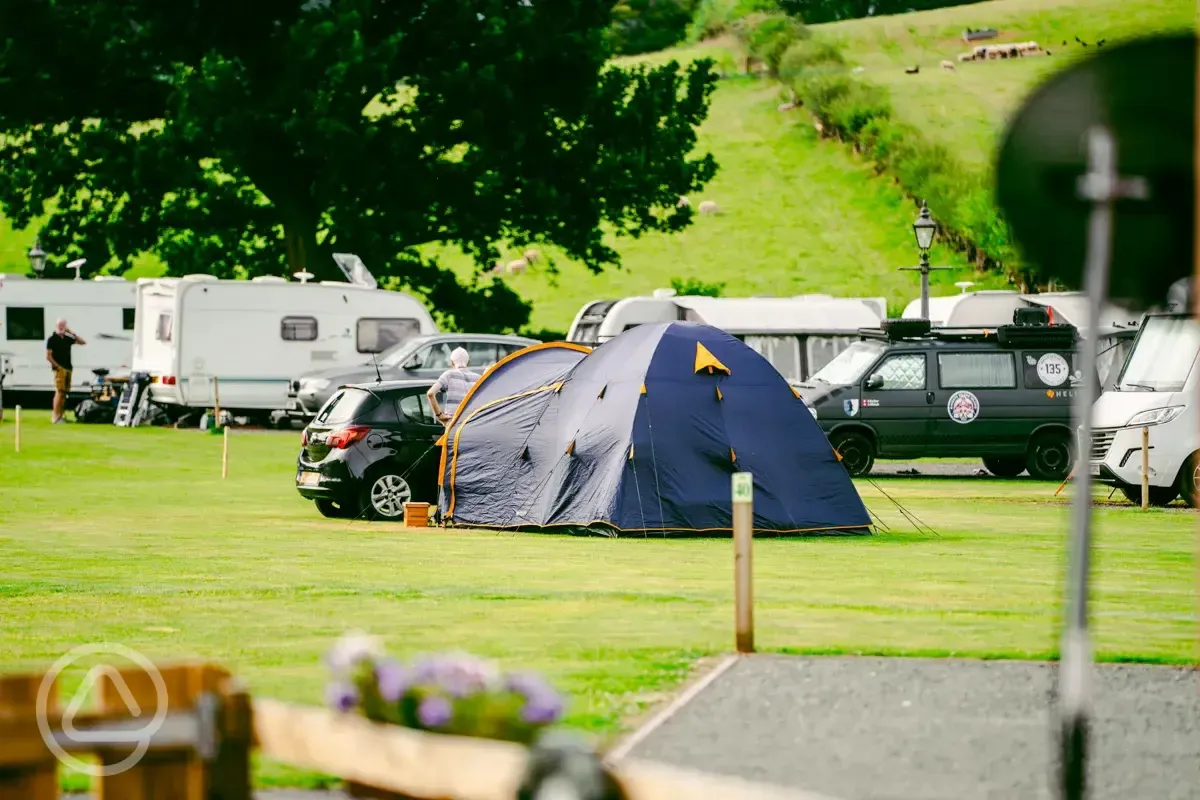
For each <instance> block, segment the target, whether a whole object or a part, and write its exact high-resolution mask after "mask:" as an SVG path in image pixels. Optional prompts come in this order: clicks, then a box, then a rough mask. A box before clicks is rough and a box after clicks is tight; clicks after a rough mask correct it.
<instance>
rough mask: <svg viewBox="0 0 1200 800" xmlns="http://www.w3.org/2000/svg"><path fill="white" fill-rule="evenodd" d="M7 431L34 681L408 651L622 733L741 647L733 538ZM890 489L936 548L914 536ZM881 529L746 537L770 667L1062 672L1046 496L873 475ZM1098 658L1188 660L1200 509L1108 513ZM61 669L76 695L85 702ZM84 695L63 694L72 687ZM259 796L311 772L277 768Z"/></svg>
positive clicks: (1053, 521) (20, 625) (282, 670)
mask: <svg viewBox="0 0 1200 800" xmlns="http://www.w3.org/2000/svg"><path fill="white" fill-rule="evenodd" d="M47 418H48V413H46V412H41V413H38V412H26V419H25V425H24V430H23V433H24V435H23V439H22V452H21V453H20V454H15V453H14V452H13V451H12V445H11V442H12V435H13V427H12V415H11V413H10V414H8V415H6V420H5V421H4V422H3V423H0V477H2V480H3V485H4V498H5V501H4V502H0V552H3V554H4V556H3V565H4V568H3V570H0V669H2V670H14V669H45V668H47V667H48V666H49V665H50V664H51V663H52V662H53V661H54V660H55V659H56V658H58V657H59V656H60V655H62V654H63V653H64V652H66V650H67V649H69V648H71V647H73V646H76V645H79V644H82V643H85V642H98V641H100V642H119V643H122V644H124V645H127V646H130V647H133V648H136V649H137V650H139V651H141V652H143V653H145V654H147V655H148V656H150V657H153V658H157V659H175V658H184V657H196V658H205V659H212V660H214V661H216V662H219V663H222V664H224V665H227V666H228V667H230V668H231V669H233V670H234V671H235V672H236V673H238V674H239V675H240V676H242V677H244V678H245V679H247V681H248V682H249V685H250V687H251V690H252V691H253V692H254V693H256V694H258V695H261V696H267V697H278V698H281V699H286V700H292V701H297V702H304V703H311V704H318V703H320V702H321V698H322V690H323V681H324V679H325V674H324V671H323V667H322V665H321V663H320V660H319V659H320V657H321V655H322V653H323V652H324V651H325V650H326V648H327V647H328V646H329V645H330V644H331V642H332V641H333V640H334V639H335V638H336V637H337V636H338V635H340V634H341V633H343V632H344V631H345V630H347V629H350V628H362V629H365V630H368V631H370V632H373V633H376V634H380V635H382V636H383V637H385V639H386V642H387V645H388V648H389V650H390V651H391V652H393V653H394V654H396V655H399V656H401V657H406V656H410V655H415V654H417V653H421V652H428V651H435V650H449V649H465V650H468V651H471V652H475V653H478V654H481V655H485V656H489V657H494V658H497V659H500V660H501V661H502V662H503V663H504V664H506V665H508V666H513V667H529V668H533V669H539V670H543V671H544V672H546V673H547V674H548V675H549V676H550V677H551V678H552V679H553V681H554V682H555V683H556V684H557V685H559V686H560V687H561V688H563V689H564V690H566V691H567V693H568V694H569V696H570V698H571V703H570V707H569V709H568V712H569V716H568V723H569V724H571V725H573V726H577V727H579V728H582V729H585V730H588V731H591V732H593V733H597V734H612V733H614V732H616V731H618V730H619V729H620V728H621V727H622V724H623V722H624V721H626V720H628V719H629V718H630V715H631V714H634V713H637V712H638V711H639V710H640V709H642V708H643V707H644V706H646V705H647V704H649V703H653V702H657V701H659V700H660V699H661V698H662V697H663V693H664V692H666V691H669V690H670V689H672V688H673V687H675V686H677V685H678V684H679V683H680V682H681V681H682V680H683V678H684V677H685V675H686V673H687V671H688V670H689V668H690V666H691V665H692V664H693V663H694V660H695V659H697V658H699V657H702V656H705V655H710V654H716V653H720V652H727V651H728V650H729V649H730V648H731V647H732V644H733V642H732V630H731V626H732V617H731V614H732V611H731V609H732V602H733V601H732V583H731V581H730V574H731V572H730V558H731V555H730V550H729V541H728V539H712V540H682V541H663V540H653V539H651V540H645V539H639V538H621V539H599V538H571V537H568V536H557V535H554V536H552V535H536V534H523V535H521V534H518V535H514V534H496V533H490V532H469V531H456V532H453V533H446V532H439V531H436V530H430V531H428V532H420V533H418V532H413V531H408V530H405V529H404V528H402V527H398V526H394V525H386V524H368V523H350V522H345V521H342V522H337V521H330V520H325V519H323V518H321V517H319V516H318V515H317V514H316V512H315V510H314V509H313V508H312V506H311V504H309V503H306V502H304V501H302V500H301V499H300V498H299V497H298V496H297V495H296V493H295V490H294V488H293V483H292V481H293V464H294V460H293V459H294V457H295V453H296V448H297V446H298V444H299V442H298V439H299V437H298V436H295V435H294V434H280V433H255V432H235V433H234V435H233V436H232V439H231V457H230V477H229V479H228V480H227V481H222V480H221V479H220V453H221V441H220V437H217V436H210V435H206V434H203V433H199V432H197V431H173V430H160V429H138V430H125V429H114V428H112V427H111V426H82V425H62V426H53V427H52V426H50V425H49V424H48V422H47ZM877 486H879V487H884V488H885V490H886V491H887V493H888V494H889V495H891V496H892V497H895V498H897V499H898V500H899V501H900V502H902V503H903V504H904V505H905V506H906V507H907V508H908V509H909V510H910V511H912V512H913V513H915V514H916V515H918V516H919V517H920V518H922V519H923V520H924V521H925V522H926V523H927V524H928V525H930V526H932V527H933V528H934V529H935V530H936V531H937V533H936V534H920V533H917V532H915V531H914V530H913V529H912V527H911V526H909V525H908V524H907V523H905V522H904V521H903V520H902V519H901V517H900V515H899V514H898V513H897V512H896V510H895V507H894V506H892V505H891V503H890V502H889V501H888V500H886V499H885V498H884V497H883V496H882V495H881V494H880V491H879V489H878V488H877ZM859 490H860V492H861V493H862V495H863V498H864V500H865V501H866V503H867V504H868V506H869V507H870V508H871V509H872V510H873V511H874V512H875V513H876V514H878V515H879V516H880V518H881V519H882V520H883V521H884V522H886V523H887V525H889V526H890V531H887V532H883V533H880V534H879V535H876V536H872V537H869V538H864V537H853V538H812V539H781V540H760V541H758V542H756V544H755V549H756V552H755V601H756V611H755V618H756V624H757V636H756V641H757V643H758V645H759V647H760V649H763V650H766V651H777V652H778V651H783V652H804V653H876V654H908V655H918V654H924V655H954V656H980V657H1017V658H1048V657H1053V655H1054V653H1055V651H1056V649H1057V639H1056V635H1057V634H1056V627H1057V624H1058V607H1059V601H1060V585H1061V579H1062V572H1063V569H1062V556H1063V544H1064V542H1065V536H1064V533H1065V531H1066V528H1067V517H1068V514H1067V506H1066V500H1065V498H1064V497H1058V498H1055V497H1054V496H1053V492H1054V486H1053V485H1051V484H1041V483H1033V482H1028V481H1000V480H989V479H970V480H934V479H929V480H913V479H876V481H875V482H874V483H869V482H862V483H860V484H859ZM1096 516H1097V520H1096V521H1097V526H1098V532H1097V537H1096V553H1095V562H1094V564H1095V570H1096V577H1097V584H1096V587H1095V589H1094V591H1093V598H1094V608H1093V619H1094V621H1095V631H1094V633H1095V636H1096V637H1097V638H1096V648H1097V652H1098V655H1099V656H1100V657H1101V658H1104V659H1109V660H1148V661H1163V662H1187V661H1190V660H1192V659H1193V657H1194V648H1195V617H1194V610H1195V609H1194V544H1195V533H1194V528H1195V516H1194V515H1193V514H1191V513H1189V512H1187V511H1186V510H1184V509H1180V508H1171V509H1166V510H1163V509H1155V510H1151V511H1148V512H1145V513H1143V512H1141V511H1139V510H1137V509H1134V508H1133V507H1131V506H1128V505H1113V506H1108V507H1104V508H1101V509H1099V510H1098V511H1097V515H1096ZM65 677H66V679H67V680H66V686H65V687H64V692H70V691H73V690H74V685H72V683H71V682H72V681H78V680H79V679H80V678H81V674H80V673H78V672H71V673H69V674H68V675H67V676H65ZM65 696H68V697H69V696H70V694H65ZM258 780H259V782H260V783H265V784H271V783H274V784H279V783H284V784H310V785H311V784H313V783H315V782H317V780H318V779H317V778H315V777H314V776H309V775H301V774H297V773H294V772H291V771H289V770H286V769H283V768H282V767H280V766H278V765H270V764H268V765H265V766H263V767H262V769H261V770H260V771H259V775H258Z"/></svg>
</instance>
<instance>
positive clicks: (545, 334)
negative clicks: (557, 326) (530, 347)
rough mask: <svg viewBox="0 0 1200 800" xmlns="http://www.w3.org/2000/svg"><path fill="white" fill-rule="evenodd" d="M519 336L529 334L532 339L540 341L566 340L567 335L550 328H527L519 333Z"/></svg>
mask: <svg viewBox="0 0 1200 800" xmlns="http://www.w3.org/2000/svg"><path fill="white" fill-rule="evenodd" d="M517 335H518V336H527V337H529V338H530V339H537V340H538V341H539V342H565V341H566V340H567V335H566V334H565V333H563V332H562V331H554V330H550V329H549V328H542V329H541V330H532V329H527V330H523V331H521V332H520V333H518V334H517Z"/></svg>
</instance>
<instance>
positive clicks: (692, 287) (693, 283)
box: [671, 278, 725, 297]
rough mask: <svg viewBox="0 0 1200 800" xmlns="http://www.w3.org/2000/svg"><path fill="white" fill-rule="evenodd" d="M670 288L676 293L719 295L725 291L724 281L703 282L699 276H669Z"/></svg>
mask: <svg viewBox="0 0 1200 800" xmlns="http://www.w3.org/2000/svg"><path fill="white" fill-rule="evenodd" d="M671 288H672V289H674V290H675V294H678V295H690V296H699V297H720V296H721V292H723V291H725V284H724V283H705V282H704V281H702V280H700V279H699V278H671Z"/></svg>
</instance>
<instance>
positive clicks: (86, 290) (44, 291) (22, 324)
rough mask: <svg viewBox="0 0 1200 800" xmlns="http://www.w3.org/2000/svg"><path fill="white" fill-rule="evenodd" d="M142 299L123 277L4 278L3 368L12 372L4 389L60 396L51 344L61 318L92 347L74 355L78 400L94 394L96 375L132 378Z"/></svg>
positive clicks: (0, 312) (0, 302)
mask: <svg viewBox="0 0 1200 800" xmlns="http://www.w3.org/2000/svg"><path fill="white" fill-rule="evenodd" d="M136 296H137V287H136V286H135V285H134V283H133V281H127V280H125V279H124V278H120V277H117V276H102V277H98V278H93V279H92V280H90V281H85V280H60V279H53V278H31V277H29V276H27V275H2V274H0V362H6V363H7V367H8V369H9V370H10V372H9V374H7V375H5V376H4V389H5V390H6V391H10V392H53V391H54V374H53V373H52V372H51V370H50V364H49V363H48V362H47V361H46V339H47V338H49V336H50V334H51V333H53V332H54V323H55V321H56V320H58V319H59V318H60V317H62V318H64V319H66V320H67V325H68V326H69V327H70V328H71V330H73V331H75V332H76V333H78V334H79V335H80V336H82V337H83V340H84V341H85V342H87V344H86V345H81V346H79V347H75V348H72V350H71V367H72V370H71V371H72V376H71V383H72V387H73V389H74V391H73V392H72V394H74V395H78V394H83V393H86V392H87V391H88V390H89V385H90V384H91V383H92V382H93V381H94V380H95V375H93V374H92V370H96V369H105V370H108V371H109V372H111V373H112V374H114V375H115V374H120V373H123V372H127V371H128V370H129V367H130V363H131V356H132V353H133V329H134V308H135V307H136V306H135V302H136Z"/></svg>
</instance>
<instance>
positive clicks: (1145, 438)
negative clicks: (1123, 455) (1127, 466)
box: [1142, 427, 1150, 511]
mask: <svg viewBox="0 0 1200 800" xmlns="http://www.w3.org/2000/svg"><path fill="white" fill-rule="evenodd" d="M1149 507H1150V428H1149V427H1144V428H1142V511H1145V510H1146V509H1147V508H1149Z"/></svg>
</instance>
